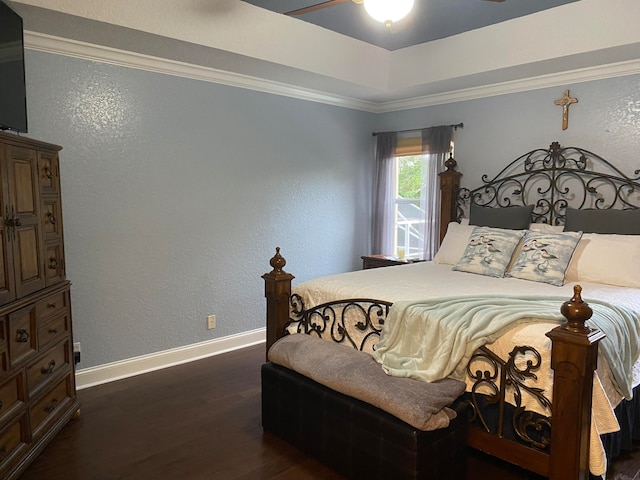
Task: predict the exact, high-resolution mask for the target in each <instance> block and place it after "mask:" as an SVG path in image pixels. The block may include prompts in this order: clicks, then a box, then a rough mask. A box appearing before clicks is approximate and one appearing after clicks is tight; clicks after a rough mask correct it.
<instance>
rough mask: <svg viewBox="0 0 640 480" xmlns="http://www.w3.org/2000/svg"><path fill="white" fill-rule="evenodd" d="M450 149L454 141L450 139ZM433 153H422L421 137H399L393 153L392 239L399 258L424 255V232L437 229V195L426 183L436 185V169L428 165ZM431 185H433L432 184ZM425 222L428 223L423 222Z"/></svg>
mask: <svg viewBox="0 0 640 480" xmlns="http://www.w3.org/2000/svg"><path fill="white" fill-rule="evenodd" d="M451 151H452V152H453V141H452V142H451ZM435 157H436V156H434V155H429V154H423V152H422V142H421V138H420V137H415V136H414V137H405V138H399V139H398V143H397V145H396V156H395V172H396V175H395V177H396V178H395V185H396V186H395V202H394V206H395V208H394V210H395V212H394V226H393V231H394V235H393V238H394V242H395V245H394V247H395V254H396V255H397V256H398V257H400V258H405V257H406V258H413V259H418V258H424V252H425V234H427V235H428V233H427V232H430V231H432V229H434V228H436V229H437V228H438V225H434V224H432V223H433V221H434V220H435V217H434V216H433V215H428V214H427V212H431V211H434V210H437V209H439V206H440V205H439V202H438V201H437V200H438V195H437V194H436V195H434V194H430V192H429V185H434V184H437V181H438V180H437V178H435V179H432V178H430V175H437V171H438V170H437V169H434V168H429V166H430V165H429V163H430V161H431V162H433V161H437V159H436V158H435ZM432 188H433V187H432ZM425 222H430V224H429V225H425Z"/></svg>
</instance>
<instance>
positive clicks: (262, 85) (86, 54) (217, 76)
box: [24, 31, 377, 112]
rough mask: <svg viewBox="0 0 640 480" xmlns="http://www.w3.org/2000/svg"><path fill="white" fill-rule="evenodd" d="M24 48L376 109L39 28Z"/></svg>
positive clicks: (27, 37)
mask: <svg viewBox="0 0 640 480" xmlns="http://www.w3.org/2000/svg"><path fill="white" fill-rule="evenodd" d="M24 43H25V48H28V49H30V50H37V51H40V52H47V53H54V54H58V55H65V56H67V57H74V58H81V59H84V60H91V61H96V62H101V63H107V64H111V65H117V66H121V67H128V68H135V69H138V70H146V71H149V72H154V73H162V74H165V75H173V76H177V77H184V78H190V79H193V80H201V81H204V82H211V83H217V84H221V85H228V86H232V87H238V88H244V89H247V90H254V91H258V92H264V93H271V94H274V95H282V96H285V97H292V98H297V99H300V100H308V101H310V102H318V103H324V104H327V105H334V106H338V107H345V108H351V109H355V110H364V111H368V112H375V111H376V108H377V106H376V104H375V103H372V102H367V101H363V100H358V99H355V98H348V97H343V96H339V95H331V94H328V93H325V92H321V91H318V90H312V89H307V88H302V87H296V86H294V85H288V84H286V83H281V82H274V81H272V80H267V79H264V78H258V77H253V76H250V75H243V74H240V73H234V72H228V71H224V70H219V69H215V68H211V67H205V66H202V65H194V64H190V63H184V62H178V61H176V60H169V59H165V58H159V57H154V56H151V55H145V54H142V53H136V52H128V51H124V50H120V49H116V48H110V47H105V46H102V45H95V44H90V43H86V42H80V41H77V40H70V39H67V38H61V37H56V36H53V35H47V34H43V33H38V32H31V31H25V32H24Z"/></svg>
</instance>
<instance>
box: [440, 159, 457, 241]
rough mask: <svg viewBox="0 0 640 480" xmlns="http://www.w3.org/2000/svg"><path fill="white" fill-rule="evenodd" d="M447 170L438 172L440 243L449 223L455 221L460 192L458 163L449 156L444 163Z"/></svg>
mask: <svg viewBox="0 0 640 480" xmlns="http://www.w3.org/2000/svg"><path fill="white" fill-rule="evenodd" d="M444 166H445V167H447V169H446V170H445V171H444V172H440V173H439V174H438V176H439V177H440V243H442V239H443V238H444V235H445V233H447V226H448V225H449V222H454V221H456V220H457V201H456V200H457V198H458V192H459V190H460V177H462V174H461V173H460V172H458V171H456V167H457V166H458V162H456V161H455V160H454V158H453V156H451V154H450V155H449V159H448V160H447V161H446V162H445V163H444Z"/></svg>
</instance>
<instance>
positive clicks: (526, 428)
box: [467, 346, 551, 450]
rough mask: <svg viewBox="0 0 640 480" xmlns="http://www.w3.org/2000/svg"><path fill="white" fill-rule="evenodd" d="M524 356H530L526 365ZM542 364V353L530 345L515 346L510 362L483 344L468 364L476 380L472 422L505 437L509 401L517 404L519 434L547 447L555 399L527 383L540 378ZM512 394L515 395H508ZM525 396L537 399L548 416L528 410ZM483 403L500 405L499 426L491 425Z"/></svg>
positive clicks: (533, 444)
mask: <svg viewBox="0 0 640 480" xmlns="http://www.w3.org/2000/svg"><path fill="white" fill-rule="evenodd" d="M523 359H526V360H525V361H524V365H523ZM541 363H542V358H541V356H540V353H539V352H538V351H537V350H536V349H535V348H533V347H530V346H517V347H515V348H514V349H513V350H512V351H511V352H510V353H509V359H508V360H506V361H504V360H503V359H501V358H500V357H499V356H498V355H496V354H495V353H493V352H492V351H491V350H489V349H488V348H487V347H480V348H479V349H478V350H477V351H476V352H475V353H474V354H473V356H472V358H471V360H470V362H469V364H468V365H467V375H468V377H469V378H470V379H471V381H472V382H473V385H472V388H471V394H470V401H469V403H470V405H471V407H472V412H473V417H472V419H471V421H472V422H479V423H480V424H481V425H482V428H484V429H485V431H487V432H489V433H495V434H497V435H499V436H503V435H504V433H505V421H507V420H508V419H507V418H506V417H507V413H506V410H507V408H506V406H507V403H509V404H511V405H514V406H515V410H514V412H513V414H512V415H511V418H510V421H511V425H512V427H513V431H514V432H515V434H516V435H517V437H518V438H519V439H520V440H521V441H522V442H524V443H525V444H526V445H528V446H531V447H534V448H538V449H541V450H544V449H546V448H547V447H548V446H549V443H550V440H551V417H550V415H551V402H550V401H549V399H548V398H547V397H546V396H545V395H544V391H543V389H541V388H538V387H534V386H532V385H530V384H529V383H527V382H528V381H530V380H533V381H535V380H537V376H536V374H535V371H537V370H539V368H540V366H541ZM509 394H511V395H512V398H508V395H509ZM524 395H529V396H530V397H532V398H533V399H534V400H535V401H537V402H538V404H539V405H540V408H541V411H543V412H545V413H548V415H547V416H545V415H541V414H538V413H535V412H533V411H531V410H527V408H526V407H525V406H524V405H523V399H524ZM482 402H485V403H487V404H489V405H495V406H496V407H497V410H498V413H497V421H496V422H494V423H496V424H497V425H496V426H495V428H492V427H491V426H490V422H489V421H488V419H487V416H486V414H485V412H484V410H483V408H482ZM534 432H535V434H534Z"/></svg>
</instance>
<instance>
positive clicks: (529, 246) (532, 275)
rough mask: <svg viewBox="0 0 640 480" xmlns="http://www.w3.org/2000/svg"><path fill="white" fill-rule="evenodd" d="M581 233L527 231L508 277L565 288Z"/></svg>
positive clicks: (507, 274)
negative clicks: (568, 269) (566, 276)
mask: <svg viewBox="0 0 640 480" xmlns="http://www.w3.org/2000/svg"><path fill="white" fill-rule="evenodd" d="M580 237H582V232H541V231H532V230H528V231H527V232H526V234H525V235H524V237H523V238H522V249H521V250H520V254H519V255H518V257H517V258H516V260H515V262H514V264H513V266H512V267H511V268H510V269H509V271H508V272H507V273H506V276H507V277H514V278H521V279H523V280H532V281H534V282H543V283H550V284H551V285H557V286H561V285H564V277H565V273H566V271H567V267H568V266H569V262H570V261H571V257H572V256H573V252H574V251H575V249H576V246H577V245H578V242H579V241H580Z"/></svg>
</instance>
